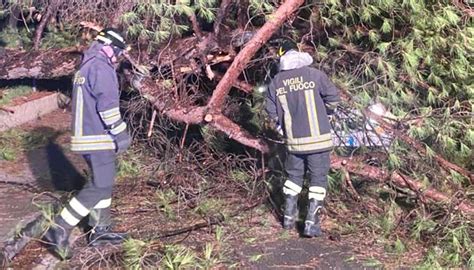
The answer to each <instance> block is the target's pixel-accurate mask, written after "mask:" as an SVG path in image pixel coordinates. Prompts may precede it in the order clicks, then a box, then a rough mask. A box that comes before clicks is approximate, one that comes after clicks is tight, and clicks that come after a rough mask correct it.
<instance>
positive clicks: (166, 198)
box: [155, 189, 178, 220]
mask: <svg viewBox="0 0 474 270" xmlns="http://www.w3.org/2000/svg"><path fill="white" fill-rule="evenodd" d="M155 198H156V207H157V208H158V209H160V211H162V212H163V213H164V214H165V216H166V217H167V218H169V219H172V220H175V219H176V212H175V210H174V208H173V206H172V203H173V202H174V201H176V200H177V199H178V196H177V195H176V193H175V192H174V191H173V190H171V189H164V190H163V189H157V190H156V193H155Z"/></svg>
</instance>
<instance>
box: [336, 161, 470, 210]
mask: <svg viewBox="0 0 474 270" xmlns="http://www.w3.org/2000/svg"><path fill="white" fill-rule="evenodd" d="M331 168H333V169H337V170H342V169H344V170H347V171H348V172H349V173H351V174H355V175H359V176H362V177H363V178H364V179H370V180H372V181H377V182H383V183H392V184H394V185H396V186H398V187H400V188H409V189H411V190H412V191H414V192H415V193H417V194H419V195H420V196H421V199H424V198H428V199H430V200H432V201H434V202H438V203H449V202H452V199H453V198H451V197H450V196H448V195H446V194H444V193H441V192H439V191H438V190H436V189H434V188H432V187H428V188H425V187H424V186H423V184H421V183H420V182H418V181H417V180H415V179H413V178H411V177H409V176H406V175H403V174H401V173H398V172H392V173H390V172H388V171H385V170H383V169H381V168H379V167H375V166H371V165H367V164H363V163H361V162H357V161H353V160H351V159H347V158H344V157H339V156H336V155H332V156H331ZM457 209H459V210H460V211H462V212H464V213H466V214H469V215H473V214H474V206H473V205H471V204H470V203H469V202H463V201H461V202H459V204H458V205H457Z"/></svg>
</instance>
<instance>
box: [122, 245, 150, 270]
mask: <svg viewBox="0 0 474 270" xmlns="http://www.w3.org/2000/svg"><path fill="white" fill-rule="evenodd" d="M146 245H147V243H146V242H143V241H141V240H137V239H133V238H130V239H128V240H126V241H125V242H124V243H123V251H124V266H125V268H126V269H129V270H140V269H142V268H143V264H142V260H143V256H144V255H145V251H146Z"/></svg>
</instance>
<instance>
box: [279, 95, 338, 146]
mask: <svg viewBox="0 0 474 270" xmlns="http://www.w3.org/2000/svg"><path fill="white" fill-rule="evenodd" d="M304 95H305V102H306V104H305V105H306V110H307V113H308V125H309V128H310V132H311V135H310V136H308V137H300V138H295V137H294V136H293V119H292V118H291V114H290V109H289V106H288V101H287V98H286V95H280V96H278V100H279V102H280V104H281V106H282V108H283V111H284V122H285V131H286V138H287V139H286V145H287V147H288V150H289V151H292V152H308V151H318V150H323V149H328V148H331V147H332V146H333V142H332V137H331V133H326V134H321V133H320V130H319V121H318V112H317V108H316V103H315V97H314V91H313V90H307V91H305V93H304Z"/></svg>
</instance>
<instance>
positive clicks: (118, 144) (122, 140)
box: [114, 130, 132, 154]
mask: <svg viewBox="0 0 474 270" xmlns="http://www.w3.org/2000/svg"><path fill="white" fill-rule="evenodd" d="M114 142H115V152H116V153H117V154H121V153H123V152H125V151H126V150H127V149H128V147H130V145H131V144H132V138H131V137H130V135H129V134H128V131H127V130H124V131H122V132H120V133H119V134H117V135H116V136H115V140H114Z"/></svg>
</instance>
